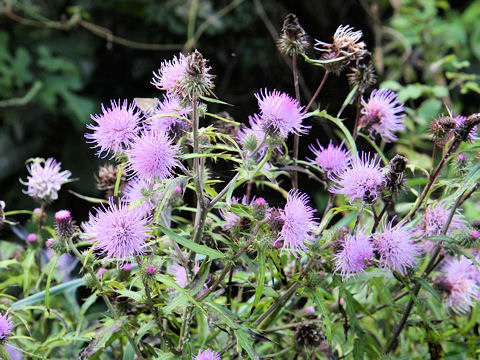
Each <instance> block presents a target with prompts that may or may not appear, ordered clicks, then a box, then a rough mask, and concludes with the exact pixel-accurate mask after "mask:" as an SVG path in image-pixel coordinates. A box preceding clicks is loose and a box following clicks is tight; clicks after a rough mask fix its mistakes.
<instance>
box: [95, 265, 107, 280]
mask: <svg viewBox="0 0 480 360" xmlns="http://www.w3.org/2000/svg"><path fill="white" fill-rule="evenodd" d="M106 272H107V269H105V268H104V267H101V268H99V269H98V271H97V277H98V278H99V279H101V278H103V275H105V274H106Z"/></svg>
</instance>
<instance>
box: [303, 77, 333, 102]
mask: <svg viewBox="0 0 480 360" xmlns="http://www.w3.org/2000/svg"><path fill="white" fill-rule="evenodd" d="M328 74H329V72H328V71H325V74H323V78H322V81H321V82H320V85H318V88H317V90H316V91H315V94H313V96H312V98H311V99H310V102H309V103H308V105H307V106H306V107H305V111H308V109H310V107H311V106H312V105H313V102H314V101H315V99H316V98H317V96H318V94H320V90H322V88H323V85H325V82H326V81H327V78H328Z"/></svg>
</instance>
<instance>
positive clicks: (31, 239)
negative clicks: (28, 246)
mask: <svg viewBox="0 0 480 360" xmlns="http://www.w3.org/2000/svg"><path fill="white" fill-rule="evenodd" d="M37 240H38V236H37V234H34V233H31V234H28V236H27V241H28V242H30V243H34V242H36V241H37Z"/></svg>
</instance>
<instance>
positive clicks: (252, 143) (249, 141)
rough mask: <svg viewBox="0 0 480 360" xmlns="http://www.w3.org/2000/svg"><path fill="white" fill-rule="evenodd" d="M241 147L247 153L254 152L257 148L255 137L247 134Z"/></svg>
mask: <svg viewBox="0 0 480 360" xmlns="http://www.w3.org/2000/svg"><path fill="white" fill-rule="evenodd" d="M242 146H243V147H244V148H245V149H247V150H248V151H249V152H253V151H255V149H256V148H257V146H258V140H257V137H256V136H255V135H253V134H248V135H246V136H245V137H244V138H243V139H242Z"/></svg>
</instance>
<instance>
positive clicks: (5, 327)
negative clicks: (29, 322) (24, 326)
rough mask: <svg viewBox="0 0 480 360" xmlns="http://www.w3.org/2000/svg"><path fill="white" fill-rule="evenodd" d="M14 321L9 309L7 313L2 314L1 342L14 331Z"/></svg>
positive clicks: (0, 324)
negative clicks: (11, 318) (9, 314)
mask: <svg viewBox="0 0 480 360" xmlns="http://www.w3.org/2000/svg"><path fill="white" fill-rule="evenodd" d="M12 329H13V322H12V321H11V320H10V317H9V316H8V310H7V312H6V313H5V314H3V315H1V316H0V343H5V341H6V340H7V338H8V336H9V335H10V333H11V332H12Z"/></svg>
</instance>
